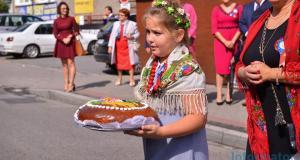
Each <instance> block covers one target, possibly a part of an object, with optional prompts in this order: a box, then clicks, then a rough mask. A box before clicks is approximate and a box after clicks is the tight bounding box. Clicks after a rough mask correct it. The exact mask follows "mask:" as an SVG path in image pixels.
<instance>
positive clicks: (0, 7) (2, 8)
mask: <svg viewBox="0 0 300 160" xmlns="http://www.w3.org/2000/svg"><path fill="white" fill-rule="evenodd" d="M8 9H9V8H8V5H7V4H6V3H5V2H4V1H3V0H0V13H8Z"/></svg>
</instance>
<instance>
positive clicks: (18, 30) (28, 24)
mask: <svg viewBox="0 0 300 160" xmlns="http://www.w3.org/2000/svg"><path fill="white" fill-rule="evenodd" d="M30 25H31V24H30V23H26V24H24V25H22V26H20V27H17V28H16V29H15V30H13V32H23V31H24V30H25V29H27V28H28V27H29V26H30Z"/></svg>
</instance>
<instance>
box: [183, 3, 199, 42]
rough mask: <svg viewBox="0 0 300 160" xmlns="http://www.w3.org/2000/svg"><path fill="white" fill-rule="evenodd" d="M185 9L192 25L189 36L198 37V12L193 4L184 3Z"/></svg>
mask: <svg viewBox="0 0 300 160" xmlns="http://www.w3.org/2000/svg"><path fill="white" fill-rule="evenodd" d="M183 9H184V11H185V12H186V14H187V16H188V18H189V19H190V22H191V26H190V28H189V30H188V34H189V37H193V38H196V35H197V13H196V11H195V8H194V7H193V5H192V4H189V3H184V5H183Z"/></svg>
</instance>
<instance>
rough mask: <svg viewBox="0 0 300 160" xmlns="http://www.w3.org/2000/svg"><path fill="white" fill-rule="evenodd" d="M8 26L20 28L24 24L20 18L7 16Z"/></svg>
mask: <svg viewBox="0 0 300 160" xmlns="http://www.w3.org/2000/svg"><path fill="white" fill-rule="evenodd" d="M8 24H9V26H21V25H22V24H24V22H23V20H22V16H9V21H8Z"/></svg>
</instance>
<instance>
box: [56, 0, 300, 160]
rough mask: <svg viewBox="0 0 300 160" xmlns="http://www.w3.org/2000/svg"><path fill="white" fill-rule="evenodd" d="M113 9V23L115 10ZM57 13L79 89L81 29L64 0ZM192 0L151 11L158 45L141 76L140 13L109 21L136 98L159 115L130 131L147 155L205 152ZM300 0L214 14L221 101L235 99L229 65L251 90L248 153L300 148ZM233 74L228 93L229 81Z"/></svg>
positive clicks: (157, 0) (67, 72)
mask: <svg viewBox="0 0 300 160" xmlns="http://www.w3.org/2000/svg"><path fill="white" fill-rule="evenodd" d="M106 9H107V10H108V11H107V12H108V14H106V15H107V22H109V17H110V16H111V15H112V9H111V8H110V7H106ZM57 12H58V14H59V17H58V18H57V19H56V20H55V22H54V30H53V32H54V35H55V37H56V39H57V42H56V47H55V57H58V58H60V59H61V61H62V66H63V73H64V84H65V85H64V90H65V91H66V92H72V91H74V90H75V84H74V79H75V73H76V67H75V62H74V57H75V56H76V53H75V51H74V45H75V44H74V40H75V37H76V35H78V34H80V33H79V30H78V25H77V23H76V21H75V19H74V18H73V17H71V16H69V15H68V13H69V7H68V5H67V4H66V3H65V2H61V3H60V4H59V5H58V10H57ZM195 13H196V12H195V10H194V8H193V6H192V5H191V4H188V3H183V4H182V3H181V2H180V1H179V0H154V1H153V3H152V6H150V7H149V9H148V10H147V11H146V13H145V14H144V16H143V23H144V26H145V31H146V44H147V48H148V51H149V53H150V54H151V56H150V58H149V59H148V61H147V63H146V65H145V67H144V68H143V70H142V73H141V78H140V81H139V83H138V84H137V85H136V82H135V80H134V78H133V72H134V71H133V69H134V65H136V64H137V63H138V61H139V59H138V56H137V50H136V49H135V48H136V46H135V45H136V44H135V43H136V42H137V39H138V38H139V31H138V29H137V24H136V22H133V21H130V20H128V17H129V15H130V12H129V10H128V9H124V8H123V9H120V10H119V12H118V19H119V21H117V22H114V23H112V24H111V25H110V26H109V27H108V28H109V29H110V30H111V34H110V36H109V44H108V53H110V54H111V55H112V59H111V63H112V64H116V68H117V70H118V78H117V80H116V82H115V85H117V86H118V85H121V84H122V71H124V70H125V71H129V74H130V83H129V85H130V86H136V87H135V94H136V97H137V98H138V99H139V100H141V101H144V102H146V103H147V104H149V106H151V107H152V108H153V109H154V110H155V111H156V112H157V114H158V116H159V119H160V125H145V126H142V128H140V129H138V130H133V131H126V132H125V133H126V134H129V135H134V136H139V137H143V144H144V145H143V146H144V153H145V159H146V160H171V159H172V160H183V159H184V160H206V159H208V146H207V140H206V131H205V124H206V121H207V116H208V114H207V101H206V93H205V74H204V72H203V70H202V69H201V67H200V65H199V64H198V63H197V61H196V60H195V54H196V53H197V51H196V50H195V48H194V47H195V43H194V42H195V38H196V33H197V32H196V30H197V16H196V14H195ZM299 15H300V0H253V1H251V2H249V3H247V4H245V5H244V6H243V5H240V4H237V3H235V2H233V1H232V0H221V3H220V4H219V5H217V6H215V7H214V8H213V10H212V14H211V30H212V34H213V37H214V57H215V68H216V86H217V87H216V88H217V97H216V104H217V105H222V104H223V103H224V102H226V103H227V104H231V103H232V97H231V95H230V90H229V83H228V82H229V80H228V79H229V78H228V77H229V74H230V70H229V67H230V65H232V64H234V65H235V74H236V76H237V79H238V82H239V87H240V88H241V89H242V90H243V91H244V93H245V99H246V110H247V113H248V118H247V133H248V143H247V149H246V156H245V159H247V160H252V159H257V160H269V159H290V158H291V157H293V156H294V155H295V154H297V151H298V150H300V114H299V112H300V99H299V93H300V89H299V84H300V63H299V61H300V57H299V43H298V42H299V40H300V34H299V33H300V27H299V23H298V22H299ZM226 80H227V85H226V86H227V89H226V93H225V101H224V100H223V97H222V86H223V83H224V81H226Z"/></svg>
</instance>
